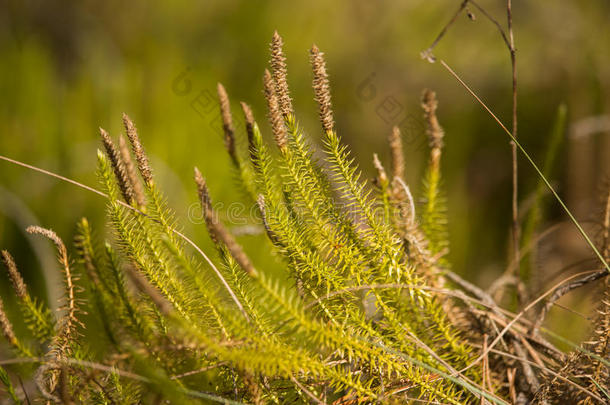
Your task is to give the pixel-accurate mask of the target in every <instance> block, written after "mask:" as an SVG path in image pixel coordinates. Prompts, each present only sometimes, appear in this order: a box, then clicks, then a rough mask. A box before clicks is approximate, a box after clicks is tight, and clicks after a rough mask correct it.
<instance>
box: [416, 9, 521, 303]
mask: <svg viewBox="0 0 610 405" xmlns="http://www.w3.org/2000/svg"><path fill="white" fill-rule="evenodd" d="M469 4H470V5H472V6H474V7H475V8H476V9H477V10H478V11H480V12H481V14H483V16H485V18H487V19H488V20H489V21H490V22H492V23H493V24H494V25H495V26H496V27H497V28H498V32H499V33H500V36H501V37H502V40H503V41H504V44H505V45H506V48H507V49H508V51H509V53H510V61H511V75H512V77H511V82H512V119H511V123H512V130H511V135H512V139H511V143H510V145H511V162H512V164H511V165H512V166H511V169H512V170H511V179H512V195H511V211H512V217H511V221H512V222H511V238H512V259H511V260H512V262H513V263H515V264H518V263H520V262H521V255H520V253H519V249H520V243H521V240H520V234H521V229H520V222H519V191H518V185H519V176H518V156H517V155H518V154H517V149H518V148H517V143H516V142H517V127H518V116H517V56H516V55H517V52H516V48H515V38H514V33H513V13H512V0H506V20H507V27H506V30H505V29H504V28H503V27H502V25H501V24H500V23H499V22H498V21H497V20H496V19H495V18H494V17H493V16H492V15H491V14H490V13H489V12H487V11H486V10H485V8H483V7H481V6H480V5H479V4H478V3H477V2H475V1H474V0H464V1H462V2H461V3H460V6H459V8H458V10H457V11H456V12H455V14H454V15H453V17H452V18H451V19H450V20H449V22H448V23H447V24H446V25H445V26H444V27H443V28H442V30H441V32H440V33H439V35H438V36H437V37H436V39H435V40H434V41H433V43H432V45H431V46H430V47H428V49H426V50H425V51H423V52H422V53H421V56H422V58H424V59H427V60H428V61H430V62H432V63H434V62H435V61H436V57H435V56H434V54H433V50H434V48H435V47H436V45H438V43H439V42H440V41H441V39H442V38H443V37H444V36H445V34H446V33H447V31H448V30H449V28H450V27H451V26H452V25H453V24H454V23H455V21H456V20H457V18H458V17H459V16H460V15H461V14H463V13H464V12H467V15H468V17H469V18H470V19H471V20H475V17H474V14H473V13H472V12H471V11H470V10H468V5H469ZM502 280H505V282H510V283H514V284H515V285H516V287H517V293H518V298H519V301H520V303H521V304H522V305H523V304H525V302H526V301H527V299H528V292H527V290H526V288H525V286H524V284H523V282H522V280H521V279H520V272H519V266H518V265H516V266H511V265H508V266H507V268H506V273H505V275H504V277H502Z"/></svg>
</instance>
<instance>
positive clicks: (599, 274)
mask: <svg viewBox="0 0 610 405" xmlns="http://www.w3.org/2000/svg"><path fill="white" fill-rule="evenodd" d="M608 274H610V273H608V270H606V269H601V270H597V271H594V272H592V273H590V274H587V275H586V276H584V277H582V278H579V279H577V280H574V281H572V282H570V283H568V284H566V285H562V286H561V287H558V288H557V289H556V290H555V291H554V292H553V294H552V295H551V296H550V297H549V299H548V300H547V302H546V304H545V305H544V307H542V309H541V310H540V313H539V314H538V316H537V317H536V320H535V322H534V326H533V327H532V334H534V335H536V334H538V330H539V329H540V326H541V325H542V323H543V322H544V319H545V318H546V315H547V314H548V312H549V310H550V309H551V308H552V307H553V305H554V304H555V302H556V301H557V300H559V299H560V298H561V297H563V296H564V295H566V294H567V293H569V292H570V291H572V290H575V289H577V288H580V287H582V286H584V285H587V284H589V283H592V282H594V281H597V280H600V279H602V278H604V277H606V276H607V275H608Z"/></svg>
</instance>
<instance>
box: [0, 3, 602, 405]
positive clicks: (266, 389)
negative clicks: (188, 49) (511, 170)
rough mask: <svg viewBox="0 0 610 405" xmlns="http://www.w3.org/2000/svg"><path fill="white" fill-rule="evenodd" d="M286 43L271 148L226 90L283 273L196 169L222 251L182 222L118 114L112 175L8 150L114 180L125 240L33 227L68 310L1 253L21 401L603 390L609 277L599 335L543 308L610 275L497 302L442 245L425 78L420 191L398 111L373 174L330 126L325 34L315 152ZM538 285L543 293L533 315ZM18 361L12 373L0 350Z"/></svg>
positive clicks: (432, 118)
mask: <svg viewBox="0 0 610 405" xmlns="http://www.w3.org/2000/svg"><path fill="white" fill-rule="evenodd" d="M466 3H467V2H464V3H463V5H465V4H466ZM470 3H472V2H470ZM464 7H465V6H464ZM509 14H510V3H509ZM509 31H510V30H509ZM511 38H512V34H511ZM511 41H512V39H511ZM511 43H512V42H511ZM282 45H283V43H282V39H281V37H280V36H279V35H278V34H277V32H276V33H274V35H273V38H272V41H271V46H270V50H271V61H270V68H271V70H270V71H269V70H265V72H264V75H263V85H264V94H265V98H266V101H267V107H268V118H269V121H270V124H271V129H272V137H273V139H274V142H273V143H274V144H275V146H276V147H277V148H278V150H279V151H278V152H279V153H274V152H272V150H271V147H270V146H269V145H268V144H267V143H266V142H265V140H264V137H263V134H262V133H261V130H260V129H259V126H258V125H257V123H256V121H255V117H254V114H253V113H252V110H251V109H250V107H249V106H248V105H247V104H246V103H243V102H242V103H241V107H242V110H243V113H244V116H245V121H246V130H245V133H244V134H239V133H237V132H236V131H235V128H234V126H233V117H232V116H231V104H230V100H229V97H228V95H227V91H226V89H225V88H224V87H223V86H222V85H221V84H219V85H218V96H219V105H220V111H221V116H222V119H223V128H224V141H225V146H226V149H227V152H228V155H229V159H230V160H231V163H232V166H233V168H234V170H236V171H237V172H238V174H239V176H238V178H239V179H242V181H243V185H242V186H243V189H244V190H246V191H247V193H244V194H245V195H246V196H247V197H245V198H250V199H251V201H250V202H251V203H253V204H257V205H256V206H257V207H258V209H259V211H260V215H261V218H262V220H263V225H264V227H265V230H266V233H267V236H268V242H267V243H269V247H270V249H272V250H273V251H274V257H276V259H277V261H278V264H279V265H280V266H281V268H282V269H284V271H285V274H284V277H283V279H284V280H286V279H287V280H290V281H289V282H281V281H280V280H274V279H272V277H271V276H270V275H269V274H270V272H268V271H266V269H265V268H262V267H259V266H256V264H255V263H254V262H253V261H252V260H251V259H250V258H249V256H248V254H247V250H246V249H244V248H243V247H242V246H241V244H240V243H239V241H238V239H237V238H236V237H235V236H233V235H232V234H231V233H230V232H229V230H228V229H227V227H225V226H224V225H223V224H222V223H221V222H220V221H219V216H218V214H217V213H216V212H215V211H214V209H213V207H212V203H211V201H212V200H211V196H210V192H209V190H208V187H207V183H206V181H205V180H204V177H203V174H202V173H201V172H200V171H199V170H198V169H195V185H196V188H197V193H198V197H199V201H200V203H201V207H202V210H203V213H204V218H205V221H206V227H207V230H208V233H209V235H210V239H211V241H212V243H213V246H215V248H216V257H215V260H212V259H210V257H209V256H208V255H206V254H205V253H204V252H203V250H202V249H201V248H200V247H199V246H198V245H197V244H196V243H194V242H193V241H192V240H191V239H189V238H188V237H186V236H185V235H184V234H183V233H181V232H179V231H177V230H176V227H177V221H176V220H175V219H174V217H173V214H172V212H171V211H170V210H169V209H168V208H167V206H166V204H165V199H164V197H163V195H162V193H161V191H160V189H159V187H158V185H157V183H156V182H155V181H154V179H153V175H152V170H151V168H150V166H149V163H148V158H147V156H146V154H145V152H144V148H143V146H142V143H141V141H140V138H139V135H138V133H137V131H136V128H135V126H134V124H133V122H132V121H131V119H129V117H127V116H126V115H124V116H123V121H124V125H125V131H126V136H127V139H128V140H129V144H130V147H131V151H130V150H129V148H128V147H127V143H126V142H125V141H124V140H122V138H119V143H118V145H119V147H118V148H117V147H116V146H115V143H114V141H113V140H112V138H111V137H110V135H109V134H108V133H106V132H105V131H104V130H101V131H100V133H101V138H102V144H103V147H104V150H105V152H106V153H105V154H103V153H101V152H99V153H98V175H99V179H100V182H101V184H102V187H103V191H99V190H96V189H94V188H91V187H88V186H85V185H82V184H80V183H78V182H75V181H74V180H71V179H67V178H64V177H62V176H60V175H57V174H54V173H50V172H47V171H45V170H43V169H38V168H36V167H33V166H30V165H27V164H25V163H21V162H17V161H14V160H12V159H10V158H6V157H0V158H1V159H2V160H5V161H8V162H12V163H14V164H18V165H21V166H23V167H28V168H30V169H33V170H37V171H39V172H41V173H45V174H47V175H50V176H53V177H56V178H59V179H62V180H64V181H67V182H70V183H72V184H76V185H78V186H80V187H83V188H85V189H88V190H90V191H93V192H95V193H97V194H99V195H101V196H104V197H105V198H107V199H108V217H109V226H110V228H111V229H112V230H113V234H112V236H113V240H111V241H103V243H101V241H99V240H98V238H96V237H95V234H94V233H93V231H92V229H91V227H90V225H89V223H88V222H87V221H86V220H85V219H83V220H82V221H80V222H79V224H78V233H77V237H76V238H75V242H74V245H75V253H74V255H75V260H72V261H71V260H70V259H69V257H68V250H67V249H66V246H65V245H64V243H63V242H62V241H61V239H60V238H59V237H58V236H57V235H56V234H55V233H53V232H52V231H50V230H47V229H44V228H41V227H31V228H29V231H30V232H33V233H37V234H41V235H43V236H46V237H47V238H49V239H50V240H51V241H53V242H54V243H55V245H56V247H57V250H58V253H59V254H58V257H59V263H60V266H61V269H62V272H63V274H64V282H65V287H64V289H65V298H64V305H63V306H62V311H61V312H60V313H58V314H52V313H51V312H50V311H49V310H48V308H47V307H46V305H45V304H43V303H41V302H39V301H38V300H36V299H34V298H32V297H31V296H30V295H29V293H28V291H27V286H26V285H25V283H24V282H23V279H22V277H21V275H20V273H19V271H18V269H17V265H16V263H15V261H14V260H13V259H12V257H11V256H10V254H9V253H8V252H6V251H3V252H2V256H3V261H4V263H5V265H6V267H7V269H8V272H9V277H10V280H11V283H12V285H13V287H14V289H15V295H16V298H17V303H18V306H19V310H20V311H21V313H22V314H23V319H24V320H25V324H26V326H27V327H28V330H29V334H30V335H29V336H18V335H17V334H16V332H15V328H13V326H12V323H11V321H10V318H12V317H13V316H14V314H7V313H6V311H5V309H4V306H3V305H2V301H0V327H1V328H2V332H3V335H4V336H5V338H6V339H7V341H8V344H9V345H10V346H11V348H12V349H13V350H14V352H15V355H16V356H17V357H18V359H15V360H8V361H2V362H0V382H1V383H2V384H4V385H5V387H6V390H7V392H8V393H10V394H9V395H11V398H13V401H14V402H16V403H23V401H24V400H25V398H26V394H27V396H28V398H36V399H38V398H40V399H43V400H45V401H46V402H47V403H62V404H71V403H104V404H117V403H152V402H154V401H161V400H163V399H168V400H170V401H171V402H172V403H179V404H180V403H185V404H189V403H198V402H202V401H204V402H206V403H207V402H217V403H233V404H235V403H256V404H262V403H276V404H285V403H312V402H313V403H317V404H325V403H333V404H337V405H338V404H352V403H411V402H413V403H415V402H428V403H443V404H456V405H457V404H470V403H481V404H487V403H494V404H506V403H510V402H512V403H527V402H529V403H540V404H544V403H566V402H562V401H564V399H565V398H568V400H569V401H573V402H581V403H604V401H607V400H608V399H609V397H608V394H607V393H608V390H609V389H610V383H609V381H610V380H609V379H608V365H609V362H608V338H607V336H608V333H609V331H610V316H609V315H608V314H610V310H609V308H608V305H609V304H608V302H610V299H608V297H607V295H608V291H609V290H608V285H605V286H604V293H605V294H606V299H605V300H604V301H603V302H602V304H601V305H600V308H599V316H598V319H597V320H596V321H595V323H594V324H593V325H592V326H593V327H594V329H595V335H594V337H593V338H592V340H591V342H589V343H587V344H585V345H583V346H582V347H578V346H576V345H575V346H574V347H575V349H576V350H575V352H574V353H572V354H570V355H568V356H566V355H565V354H564V353H562V352H561V351H560V350H558V349H557V348H556V347H554V346H553V344H552V343H550V342H548V341H547V340H546V339H545V337H544V334H543V333H538V330H540V331H541V332H544V331H545V330H544V328H541V324H542V320H543V319H544V316H545V314H546V312H547V311H548V308H549V307H550V306H551V305H552V304H553V303H554V302H555V300H556V299H557V298H558V297H559V296H561V295H562V294H565V293H567V292H568V291H571V290H573V289H574V288H577V287H578V286H580V285H584V284H586V283H590V282H592V280H593V279H595V278H601V277H603V276H604V275H605V274H606V273H601V272H597V273H593V274H594V275H591V274H589V275H587V277H585V278H581V276H582V275H577V276H574V277H572V278H568V279H566V280H564V281H562V282H561V283H558V284H557V285H556V286H554V287H553V288H552V289H550V290H548V291H547V292H545V293H544V294H542V295H540V296H539V297H538V298H537V299H535V300H532V301H531V302H529V304H528V305H526V306H525V308H524V309H523V310H522V311H521V312H519V313H518V314H513V313H510V312H508V311H506V310H504V309H502V308H501V307H500V306H499V305H498V304H497V303H496V301H494V299H493V298H492V297H491V296H490V295H489V294H487V293H486V292H485V291H483V290H482V289H480V288H478V287H476V286H475V285H473V284H471V283H469V282H467V281H466V280H463V279H462V278H461V277H459V276H458V275H457V274H456V273H454V272H453V271H452V270H451V269H450V263H449V261H448V259H447V257H446V253H447V251H448V247H449V246H448V242H447V234H446V214H445V208H444V204H445V200H444V197H443V193H442V183H441V178H442V176H441V172H442V170H441V166H442V165H441V163H442V147H443V142H442V140H443V137H444V136H445V131H444V130H443V129H442V127H441V125H440V123H439V117H438V116H437V106H438V102H439V101H438V100H437V98H436V95H435V94H434V92H432V91H430V90H426V91H424V93H423V96H422V100H421V102H422V109H423V115H424V118H425V120H426V122H427V126H428V128H427V134H428V137H429V145H430V155H429V159H428V165H427V167H426V175H425V178H424V179H423V182H424V185H425V187H424V191H423V197H424V198H423V200H424V204H423V206H422V207H419V206H417V205H416V204H415V202H414V201H415V199H414V197H413V195H412V193H411V191H410V188H409V187H408V185H407V184H406V182H405V170H406V169H407V168H406V167H405V166H406V165H405V160H404V155H403V153H404V151H403V150H402V140H401V134H400V131H399V130H398V128H394V129H393V130H392V132H391V134H389V148H390V151H391V162H390V166H389V167H390V169H391V170H389V171H386V170H385V168H384V166H383V163H382V162H381V161H380V160H379V158H378V156H377V155H374V157H373V159H374V165H375V168H376V170H377V177H376V180H375V181H374V183H373V184H372V185H369V184H367V183H366V182H364V181H362V180H361V176H360V170H359V168H358V166H357V164H356V163H355V162H354V160H353V159H352V158H351V157H350V154H349V151H348V149H347V147H346V146H344V145H343V144H342V143H341V140H340V138H339V135H338V133H337V132H338V130H339V129H338V128H337V127H336V125H335V121H334V116H333V110H332V101H331V92H330V84H329V75H328V69H327V66H326V61H325V60H324V57H323V54H322V52H320V50H319V49H318V48H317V47H315V46H314V47H312V49H311V52H310V62H311V66H312V72H313V85H312V87H313V94H314V98H315V100H316V101H317V103H318V113H319V117H320V124H321V132H322V139H323V143H324V146H323V148H324V153H325V155H324V157H323V159H324V161H323V162H321V161H318V160H316V159H315V158H314V157H313V156H314V151H313V150H312V147H311V146H310V142H309V140H308V139H307V138H306V137H305V135H304V133H303V130H302V129H301V127H300V125H299V123H298V119H297V116H296V114H295V112H294V111H293V107H292V100H291V98H290V95H289V94H290V93H289V88H288V80H287V65H286V58H285V56H284V52H283V49H282ZM513 49H514V47H513ZM444 66H446V67H447V68H448V66H447V65H446V64H444ZM490 112H491V111H490ZM498 122H499V120H498ZM500 124H501V123H500ZM513 131H514V132H508V133H509V135H511V136H512V137H513V140H514V141H515V145H516V146H517V147H519V148H521V146H520V145H519V143H518V141H517V140H516V138H515V137H514V135H515V134H516V122H515V125H514V127H513ZM240 136H244V137H246V138H247V145H248V146H247V147H242V146H241V145H244V144H245V142H239V139H238V138H237V137H240ZM448 136H451V134H450V132H449V133H448ZM132 154H133V159H132ZM134 162H135V164H134ZM212 181H213V179H212ZM608 201H610V197H608V199H607V202H606V209H605V213H604V216H603V218H604V221H603V226H602V233H601V234H602V235H604V236H603V238H602V240H601V241H600V244H599V245H598V247H597V248H595V249H596V251H597V252H600V255H601V256H602V258H605V259H603V260H605V261H604V263H605V264H606V265H607V260H608V251H609V248H608V240H609V239H610V238H609V237H608V234H609V232H610V219H609V218H610V202H608ZM343 202H347V203H348V204H349V207H350V212H351V214H348V213H346V212H345V211H344V208H343V206H342V204H341V203H343ZM377 207H382V208H383V209H382V210H381V211H383V215H379V213H380V212H379V210H377ZM577 225H578V224H577ZM581 230H582V228H581ZM583 234H584V231H583ZM584 235H585V236H586V234H584ZM191 250H195V251H196V252H197V253H198V254H199V256H193V255H192V254H191ZM201 259H203V262H205V263H206V264H207V265H208V266H207V267H206V266H204V265H203V264H204V263H202V261H201ZM210 270H211V271H210ZM604 271H605V270H604ZM546 297H550V298H549V299H548V300H547V301H546V302H547V304H546V307H545V309H543V310H542V312H540V313H539V314H538V315H537V316H536V317H533V318H531V319H530V318H528V314H529V313H530V312H528V311H529V310H530V309H533V308H534V307H535V306H536V304H538V303H540V302H542V301H543V300H545V298H546ZM85 312H86V313H88V314H89V316H87V317H85V316H84V315H85ZM17 363H20V364H21V366H20V367H19V368H13V367H11V369H10V371H11V374H10V375H9V374H7V373H6V371H5V370H4V368H2V367H4V366H6V367H7V368H8V367H9V365H10V364H17ZM16 374H18V375H19V376H20V377H21V378H30V379H32V380H33V381H35V383H36V390H34V389H31V388H28V392H27V393H26V391H25V390H24V388H23V387H17V388H16V387H14V386H13V381H14V380H15V378H11V377H14V376H15V375H16ZM28 401H29V399H28Z"/></svg>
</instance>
